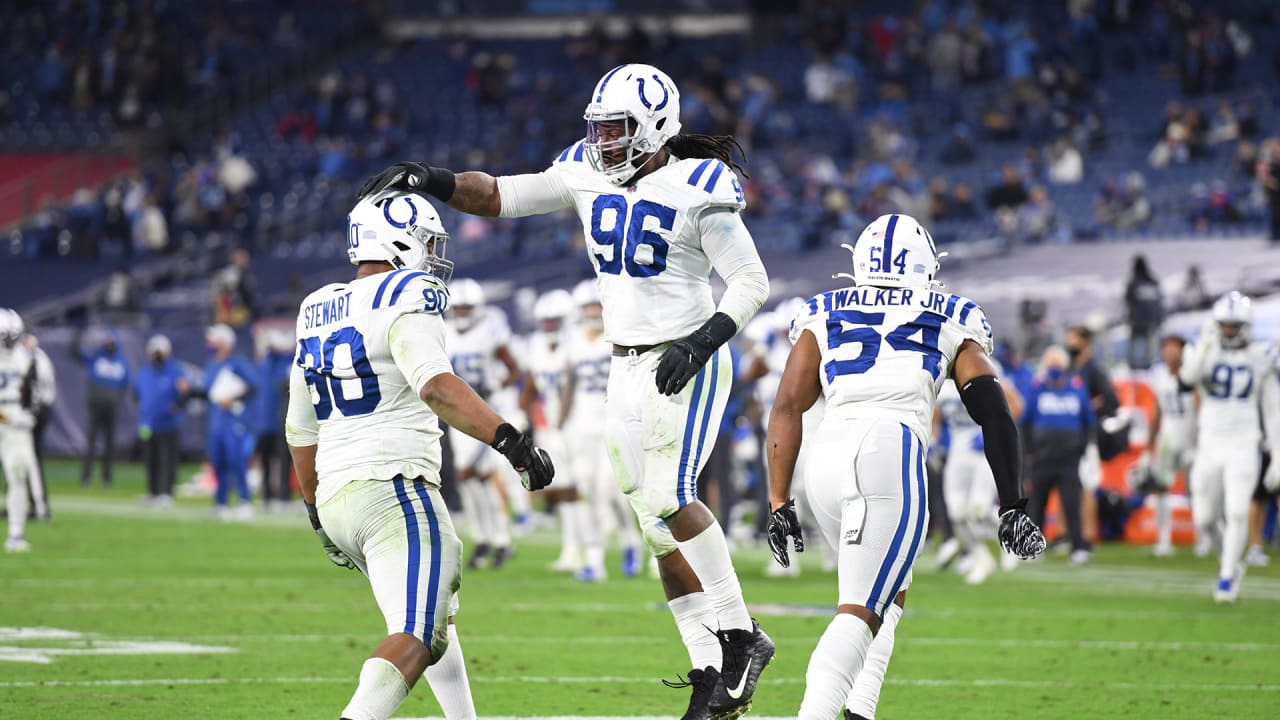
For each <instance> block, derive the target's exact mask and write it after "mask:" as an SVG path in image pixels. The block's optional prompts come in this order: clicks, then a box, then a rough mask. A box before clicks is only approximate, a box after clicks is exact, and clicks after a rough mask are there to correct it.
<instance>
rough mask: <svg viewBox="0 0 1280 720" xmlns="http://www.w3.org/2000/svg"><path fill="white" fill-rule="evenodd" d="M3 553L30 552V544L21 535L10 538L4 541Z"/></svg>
mask: <svg viewBox="0 0 1280 720" xmlns="http://www.w3.org/2000/svg"><path fill="white" fill-rule="evenodd" d="M4 551H5V552H11V553H24V552H31V544H30V543H28V542H27V541H26V539H25V538H23V537H22V536H21V535H18V536H14V537H10V538H9V539H8V540H5V541H4Z"/></svg>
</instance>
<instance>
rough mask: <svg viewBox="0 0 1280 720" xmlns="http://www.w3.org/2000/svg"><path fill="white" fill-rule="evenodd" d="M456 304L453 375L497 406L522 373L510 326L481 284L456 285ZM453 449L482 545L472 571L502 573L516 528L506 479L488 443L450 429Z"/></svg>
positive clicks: (451, 334)
mask: <svg viewBox="0 0 1280 720" xmlns="http://www.w3.org/2000/svg"><path fill="white" fill-rule="evenodd" d="M450 302H451V303H452V305H451V306H450V313H449V316H450V322H449V323H447V324H446V326H445V327H446V330H447V333H448V334H447V335H446V345H447V347H448V348H449V360H450V362H451V363H452V364H453V372H454V373H455V374H457V376H458V377H460V378H462V379H463V380H465V381H466V382H467V384H468V385H470V386H471V387H472V388H473V389H474V390H475V391H476V392H477V393H479V395H480V397H482V398H484V399H485V400H488V401H490V402H492V396H493V394H494V393H495V392H497V390H498V388H499V387H506V386H508V385H513V384H515V382H516V381H517V380H518V379H519V374H520V367H519V365H518V364H517V363H516V360H515V356H514V355H513V354H512V353H511V350H510V349H509V348H508V347H507V345H508V343H509V342H510V340H511V330H510V329H509V328H508V327H507V324H506V322H505V321H501V320H500V319H498V318H496V317H494V316H492V315H490V314H489V313H488V312H486V308H485V297H484V289H483V288H481V287H480V283H478V282H476V281H475V280H472V279H470V278H463V279H460V280H458V281H456V282H454V283H453V286H452V288H451V293H450ZM498 363H501V365H502V366H503V368H505V370H506V377H505V379H503V378H500V377H499V372H500V370H499V367H498ZM449 443H450V445H451V446H452V447H453V464H454V468H455V469H456V471H457V473H458V494H459V495H461V496H462V506H463V508H465V509H466V512H467V519H468V520H469V521H470V524H471V534H472V539H473V540H475V543H476V546H475V548H474V549H473V550H472V553H471V559H470V560H468V561H467V567H469V568H477V567H480V566H481V565H482V564H483V563H485V562H488V561H490V559H491V560H492V567H494V568H500V567H502V566H503V565H504V564H506V562H507V560H508V559H509V558H510V557H511V552H512V550H511V523H510V518H509V517H508V515H507V511H506V507H505V505H504V504H503V502H502V492H501V490H500V489H499V487H498V484H499V483H500V482H501V478H500V477H499V474H498V471H497V470H498V468H497V466H496V465H495V464H494V462H493V460H494V458H493V454H492V453H491V452H490V451H489V448H488V447H486V446H485V444H484V443H483V442H480V441H478V440H476V439H474V438H472V437H471V436H469V435H467V434H466V433H464V432H461V431H458V430H453V429H450V433H449Z"/></svg>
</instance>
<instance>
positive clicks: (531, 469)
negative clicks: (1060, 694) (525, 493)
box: [492, 423, 556, 491]
mask: <svg viewBox="0 0 1280 720" xmlns="http://www.w3.org/2000/svg"><path fill="white" fill-rule="evenodd" d="M492 447H493V449H494V450H497V451H498V452H500V453H502V454H503V455H504V456H505V457H506V458H507V462H510V463H511V467H513V468H515V470H516V472H517V473H519V474H520V484H521V485H524V489H525V490H530V491H533V490H541V489H542V488H544V487H546V486H548V485H550V484H551V480H552V479H553V478H554V477H555V475H556V468H555V465H552V464H551V456H550V455H547V451H546V450H543V449H542V448H540V447H537V446H535V445H534V444H533V438H531V437H529V434H528V433H522V432H520V431H519V430H517V429H515V427H514V426H513V425H512V424H511V423H502V424H501V425H499V426H498V432H497V434H496V435H495V436H494V438H493V444H492Z"/></svg>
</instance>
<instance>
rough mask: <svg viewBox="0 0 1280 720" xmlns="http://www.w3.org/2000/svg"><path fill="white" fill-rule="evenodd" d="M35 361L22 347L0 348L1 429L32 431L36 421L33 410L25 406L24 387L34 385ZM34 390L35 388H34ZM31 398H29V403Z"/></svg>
mask: <svg viewBox="0 0 1280 720" xmlns="http://www.w3.org/2000/svg"><path fill="white" fill-rule="evenodd" d="M34 368H35V359H34V358H33V357H32V356H31V352H30V351H29V350H27V349H26V348H25V347H23V346H21V345H16V346H14V347H12V348H5V347H2V346H0V413H3V415H4V420H3V421H0V429H30V428H31V426H32V424H33V421H34V419H33V418H32V416H31V412H30V410H31V408H30V407H27V406H25V405H23V402H22V401H23V397H22V393H23V386H24V385H27V384H34V382H35V377H34V373H35V372H36V371H35V369H34ZM32 389H33V390H34V388H32ZM29 400H30V398H28V401H29Z"/></svg>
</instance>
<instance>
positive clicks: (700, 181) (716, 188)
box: [672, 158, 747, 210]
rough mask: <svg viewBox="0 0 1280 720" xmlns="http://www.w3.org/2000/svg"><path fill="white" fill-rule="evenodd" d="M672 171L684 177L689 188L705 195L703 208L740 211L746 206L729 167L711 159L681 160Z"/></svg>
mask: <svg viewBox="0 0 1280 720" xmlns="http://www.w3.org/2000/svg"><path fill="white" fill-rule="evenodd" d="M672 169H673V170H675V171H677V172H678V173H679V174H680V175H682V176H684V181H685V182H686V183H688V185H689V186H690V187H695V188H697V189H698V190H699V191H700V192H701V193H704V194H705V197H704V198H703V201H702V203H701V204H702V205H703V206H704V207H729V208H733V209H734V210H741V209H743V208H745V207H746V206H747V197H746V195H745V194H744V193H743V192H742V184H741V183H739V182H738V176H737V175H736V174H734V172H733V170H732V169H730V168H729V166H727V165H725V164H724V163H723V162H722V161H720V160H715V159H712V158H707V159H697V158H694V159H690V160H681V161H680V162H679V163H677V164H676V166H675V167H674V168H672Z"/></svg>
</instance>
